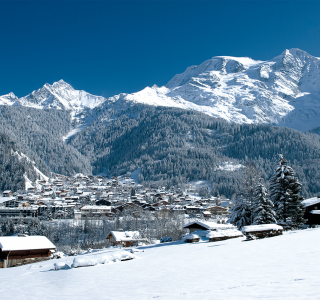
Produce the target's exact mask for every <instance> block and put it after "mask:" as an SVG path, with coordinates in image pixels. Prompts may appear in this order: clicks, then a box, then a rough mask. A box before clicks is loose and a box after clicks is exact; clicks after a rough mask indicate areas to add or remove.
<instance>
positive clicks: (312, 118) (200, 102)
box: [0, 49, 320, 134]
mask: <svg viewBox="0 0 320 300" xmlns="http://www.w3.org/2000/svg"><path fill="white" fill-rule="evenodd" d="M137 104H139V107H141V105H152V106H165V107H179V108H182V109H192V110H196V111H200V112H203V113H205V114H208V115H211V116H214V117H219V118H223V119H225V120H227V121H230V122H235V123H255V124H274V125H279V126H287V127H291V128H294V129H297V130H300V131H307V130H312V129H314V128H316V127H319V126H320V122H319V121H318V118H319V116H320V59H319V58H316V57H313V56H311V55H310V54H308V53H306V52H305V51H302V50H299V49H290V50H285V51H284V52H283V53H282V54H281V55H279V56H277V57H275V58H273V59H271V60H269V61H256V60H253V59H250V58H246V57H245V58H237V57H229V56H216V57H213V58H212V59H209V60H206V61H205V62H203V63H202V64H201V65H199V66H192V67H189V68H187V69H186V71H185V72H183V73H182V74H178V75H175V76H174V77H173V78H172V79H171V80H170V81H169V82H168V83H167V85H166V86H162V87H157V86H156V85H154V86H153V87H146V88H145V89H143V90H142V91H139V92H137V93H132V94H120V95H117V96H114V97H110V98H108V99H106V98H104V97H101V96H94V95H91V94H89V93H87V92H85V91H78V90H74V89H73V88H72V87H71V85H69V84H68V83H66V82H64V81H63V80H60V81H58V82H55V83H53V84H52V85H50V84H45V85H44V86H43V87H42V88H40V89H39V90H37V91H33V92H32V93H31V94H29V95H27V96H25V97H23V98H20V99H18V98H17V97H16V96H15V95H14V94H13V93H10V94H8V95H4V96H1V97H0V105H23V106H30V107H35V108H46V109H48V108H55V109H66V110H71V112H72V116H73V118H75V119H77V120H78V122H77V124H78V125H77V126H78V130H75V131H73V133H76V132H77V131H79V130H81V129H83V128H85V127H86V126H87V125H89V124H91V123H92V122H93V120H95V119H96V118H97V116H98V115H99V114H100V113H104V114H105V112H106V110H110V111H111V112H112V113H111V115H120V114H122V113H126V112H127V111H128V110H132V109H134V107H135V106H136V105H137ZM79 126H80V127H79ZM71 134H72V133H71Z"/></svg>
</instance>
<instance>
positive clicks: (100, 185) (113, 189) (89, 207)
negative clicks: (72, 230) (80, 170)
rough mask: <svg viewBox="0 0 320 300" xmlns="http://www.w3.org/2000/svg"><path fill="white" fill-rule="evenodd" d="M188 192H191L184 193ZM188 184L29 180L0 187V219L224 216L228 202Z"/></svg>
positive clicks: (126, 179)
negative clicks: (19, 189)
mask: <svg viewBox="0 0 320 300" xmlns="http://www.w3.org/2000/svg"><path fill="white" fill-rule="evenodd" d="M189 192H191V193H189ZM192 192H194V191H193V190H192V189H190V190H187V191H186V192H182V191H181V190H180V189H175V190H171V189H169V190H168V189H165V188H156V187H154V188H145V187H143V186H142V185H139V184H136V183H135V181H134V180H133V179H131V178H129V177H126V176H120V177H112V178H111V179H109V178H105V177H103V176H84V175H82V174H77V175H75V176H73V177H68V176H62V175H56V178H55V179H47V178H46V179H43V180H39V181H37V182H34V183H33V185H30V186H29V187H28V188H27V190H26V191H25V192H23V193H13V192H12V191H4V192H3V195H2V197H0V220H2V219H8V218H9V219H30V218H35V217H38V218H40V219H43V220H51V219H73V218H74V219H84V218H108V219H110V218H111V219H112V218H114V217H115V216H117V215H118V214H119V213H122V212H123V211H124V210H126V209H127V210H126V211H129V212H130V211H132V213H134V212H136V211H142V210H144V211H150V212H152V213H155V214H158V215H159V216H160V217H168V216H170V215H172V214H184V215H186V217H188V216H189V217H191V218H201V219H202V218H203V219H212V218H215V219H217V218H221V219H223V218H225V217H227V216H228V215H229V214H230V212H229V210H230V208H231V206H232V202H231V201H230V200H228V199H224V200H221V199H220V198H219V197H211V198H207V199H202V198H200V197H198V196H196V195H195V194H194V193H192Z"/></svg>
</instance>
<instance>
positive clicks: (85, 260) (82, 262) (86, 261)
mask: <svg viewBox="0 0 320 300" xmlns="http://www.w3.org/2000/svg"><path fill="white" fill-rule="evenodd" d="M96 264H97V262H96V260H95V259H94V258H92V257H82V256H81V257H76V258H74V260H73V264H72V265H73V267H74V268H78V267H89V266H95V265H96Z"/></svg>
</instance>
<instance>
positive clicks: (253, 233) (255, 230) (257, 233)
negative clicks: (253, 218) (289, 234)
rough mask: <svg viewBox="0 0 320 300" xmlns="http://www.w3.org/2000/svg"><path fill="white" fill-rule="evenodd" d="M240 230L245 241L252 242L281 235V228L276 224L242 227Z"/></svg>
mask: <svg viewBox="0 0 320 300" xmlns="http://www.w3.org/2000/svg"><path fill="white" fill-rule="evenodd" d="M241 230H242V232H243V234H244V235H245V236H246V237H247V240H252V239H263V238H266V237H272V236H277V235H281V234H282V232H283V227H282V226H279V225H277V224H261V225H249V226H244V227H242V228H241Z"/></svg>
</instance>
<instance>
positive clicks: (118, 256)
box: [72, 251, 135, 268]
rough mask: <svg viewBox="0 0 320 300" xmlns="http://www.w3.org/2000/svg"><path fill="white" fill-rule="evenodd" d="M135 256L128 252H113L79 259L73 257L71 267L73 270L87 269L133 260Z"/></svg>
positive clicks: (84, 256)
mask: <svg viewBox="0 0 320 300" xmlns="http://www.w3.org/2000/svg"><path fill="white" fill-rule="evenodd" d="M133 258H135V256H134V255H133V254H131V253H130V252H128V251H114V252H108V253H97V254H92V255H83V256H80V257H75V258H74V259H73V264H72V266H73V267H74V268H78V267H89V266H95V265H97V264H105V263H108V262H112V261H113V262H118V261H121V260H128V259H133Z"/></svg>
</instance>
